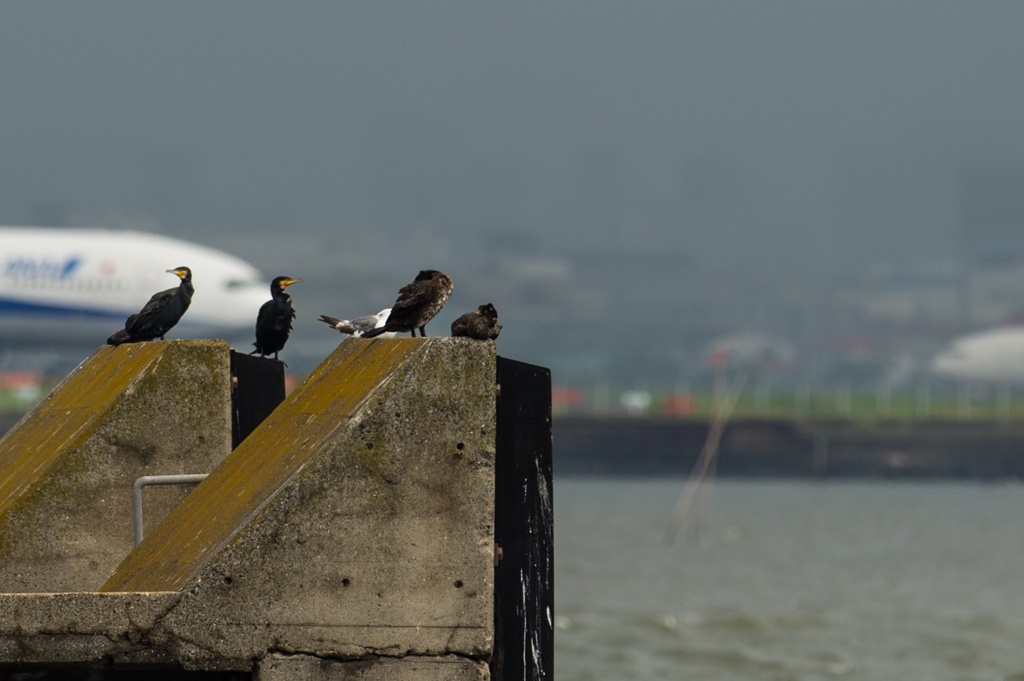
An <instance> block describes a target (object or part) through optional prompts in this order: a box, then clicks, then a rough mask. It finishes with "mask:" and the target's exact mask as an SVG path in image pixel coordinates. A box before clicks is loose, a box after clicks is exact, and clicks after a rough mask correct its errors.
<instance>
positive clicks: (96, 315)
mask: <svg viewBox="0 0 1024 681" xmlns="http://www.w3.org/2000/svg"><path fill="white" fill-rule="evenodd" d="M3 315H32V316H37V317H79V318H81V317H86V318H89V319H115V320H119V321H123V320H124V319H125V318H126V317H127V316H128V313H126V312H121V311H120V310H109V309H108V310H104V309H100V308H88V307H72V306H70V305H47V304H44V303H30V302H27V301H24V300H12V299H10V298H2V297H0V316H3Z"/></svg>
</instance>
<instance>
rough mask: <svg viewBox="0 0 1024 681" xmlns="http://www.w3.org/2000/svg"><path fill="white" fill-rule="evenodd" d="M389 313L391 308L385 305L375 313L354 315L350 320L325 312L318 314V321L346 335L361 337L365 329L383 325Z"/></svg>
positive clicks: (368, 329) (385, 335) (385, 336)
mask: <svg viewBox="0 0 1024 681" xmlns="http://www.w3.org/2000/svg"><path fill="white" fill-rule="evenodd" d="M390 314H391V308H390V307H387V308H384V309H383V310H381V311H380V312H378V313H377V314H368V315H366V316H365V317H356V318H355V319H353V320H352V321H349V320H347V319H338V318H337V317H328V316H327V315H325V314H322V315H320V321H322V322H323V323H324V324H327V325H329V326H330V327H331V328H332V329H337V330H338V331H340V332H341V333H343V334H344V335H346V336H352V337H353V338H362V336H363V334H364V333H366V332H367V331H373V330H374V329H377V328H380V327H382V326H384V322H385V321H387V318H388V315H390ZM381 335H382V336H383V337H384V338H394V336H395V334H394V333H393V332H391V333H384V334H381Z"/></svg>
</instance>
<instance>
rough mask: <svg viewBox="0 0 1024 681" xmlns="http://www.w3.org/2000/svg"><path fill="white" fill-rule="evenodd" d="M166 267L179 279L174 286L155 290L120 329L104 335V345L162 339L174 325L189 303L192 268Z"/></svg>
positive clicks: (191, 289)
mask: <svg viewBox="0 0 1024 681" xmlns="http://www.w3.org/2000/svg"><path fill="white" fill-rule="evenodd" d="M167 271H168V272H170V273H171V274H175V275H177V276H178V277H179V278H180V279H181V283H180V284H178V286H177V288H169V289H167V290H166V291H160V293H154V294H153V297H152V298H150V299H149V302H148V303H146V305H145V307H143V308H142V310H141V311H140V312H139V313H138V314H133V315H131V316H130V317H128V320H127V321H126V322H125V323H124V328H123V329H121V330H120V331H118V332H117V333H115V334H114V335H112V336H111V337H110V338H108V339H107V345H120V344H121V343H137V342H139V341H151V340H153V339H156V338H159V339H160V340H163V339H164V334H166V333H167V332H168V331H170V330H171V329H172V328H174V325H175V324H177V323H178V320H180V319H181V316H182V315H183V314H185V311H186V310H187V309H188V306H189V305H191V304H192V294H193V293H194V292H195V288H194V287H193V286H192V270H190V269H189V268H187V267H177V268H175V269H173V270H167Z"/></svg>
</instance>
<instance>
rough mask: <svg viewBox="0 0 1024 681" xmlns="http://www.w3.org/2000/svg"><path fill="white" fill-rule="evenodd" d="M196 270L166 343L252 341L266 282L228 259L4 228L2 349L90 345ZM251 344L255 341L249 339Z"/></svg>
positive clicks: (130, 237)
mask: <svg viewBox="0 0 1024 681" xmlns="http://www.w3.org/2000/svg"><path fill="white" fill-rule="evenodd" d="M182 265H184V266H186V267H189V268H190V269H191V270H192V283H193V285H194V286H195V295H194V296H193V298H192V305H191V307H189V309H188V312H186V313H185V316H184V317H182V319H181V321H180V322H179V323H178V325H177V326H175V327H174V329H172V330H171V332H170V333H169V334H168V337H174V338H231V337H233V336H234V337H238V338H241V336H242V334H245V333H248V334H255V331H254V329H255V326H256V315H257V314H258V312H259V309H260V306H261V305H262V304H263V303H264V302H266V301H267V300H269V299H270V288H269V286H270V285H269V284H265V283H263V277H262V276H261V275H260V273H259V272H258V271H257V270H256V268H254V267H253V266H252V265H249V264H248V263H246V262H245V261H243V260H241V259H239V258H236V257H234V256H232V255H228V254H227V253H223V252H221V251H218V250H215V249H212V248H208V247H206V246H200V245H198V244H194V243H188V242H185V241H180V240H178V239H172V238H170V237H166V236H160V235H157V234H145V233H141V232H120V231H109V230H99V229H50V228H38V227H0V349H3V350H8V349H25V348H32V349H38V348H40V347H48V346H91V347H96V346H98V345H102V344H103V343H104V342H106V338H107V336H109V335H110V334H111V333H112V332H113V331H115V330H117V329H120V328H123V327H124V322H125V319H127V317H128V315H130V314H133V313H135V312H138V311H139V310H140V309H142V306H143V305H145V304H146V301H148V300H149V298H150V296H152V295H153V294H154V293H156V292H158V291H162V290H164V289H169V288H174V287H176V286H177V285H178V284H179V283H180V282H179V280H178V277H176V276H175V275H173V274H167V273H166V270H168V269H173V268H175V267H180V266H182ZM253 337H254V338H255V335H253Z"/></svg>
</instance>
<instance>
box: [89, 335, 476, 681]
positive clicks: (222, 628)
mask: <svg viewBox="0 0 1024 681" xmlns="http://www.w3.org/2000/svg"><path fill="white" fill-rule="evenodd" d="M495 361H496V360H495V354H494V344H493V343H491V342H479V341H473V340H470V339H462V338H429V339H392V340H371V341H365V340H347V341H345V342H344V343H342V344H341V345H340V346H339V348H338V349H337V350H336V351H335V352H334V353H333V354H332V355H331V356H330V357H328V358H327V359H326V360H325V361H324V362H323V363H322V364H321V365H320V366H319V367H318V368H317V369H316V370H315V371H314V372H313V373H312V374H310V376H309V377H308V378H307V379H306V380H305V381H304V382H303V383H302V384H301V385H300V386H299V387H297V388H296V389H295V391H293V393H292V394H291V395H290V396H289V397H288V398H287V399H286V400H285V402H284V403H282V404H281V405H280V406H279V407H278V409H277V410H276V411H275V412H274V413H273V414H271V416H270V417H268V418H267V420H266V421H264V422H263V424H262V425H261V426H260V427H259V428H257V429H256V430H255V431H254V432H253V433H252V434H251V435H250V436H249V437H248V438H247V439H246V440H245V442H243V443H242V444H241V445H240V446H239V447H238V448H237V449H235V451H234V452H232V454H231V455H230V456H228V457H227V458H226V459H225V460H224V462H223V463H222V464H221V466H220V467H218V468H217V470H215V471H214V472H213V473H212V474H211V475H210V476H209V477H208V478H207V479H206V480H205V481H204V482H203V483H202V484H200V485H199V486H198V487H197V488H196V489H195V491H194V492H193V493H192V494H190V495H189V496H188V497H187V498H186V499H185V500H184V501H183V502H182V503H181V504H180V505H179V506H178V507H177V508H175V509H174V510H173V511H172V512H171V513H170V514H168V516H167V517H166V518H165V519H164V520H163V522H162V523H161V524H160V525H159V526H158V527H156V528H155V529H153V530H152V531H151V532H150V534H148V535H147V536H146V539H145V540H144V541H143V542H142V544H140V545H139V546H138V547H136V549H135V550H134V551H132V553H131V554H129V556H128V557H127V558H126V559H125V560H124V562H123V563H122V564H121V565H120V566H119V567H118V569H117V571H116V572H115V573H114V575H113V576H112V577H111V578H110V579H109V580H108V581H107V582H106V584H104V585H103V586H102V588H101V591H103V592H108V593H111V592H140V591H146V592H153V591H164V592H167V591H175V592H178V593H180V594H181V600H180V601H179V602H178V603H177V604H176V605H175V606H174V607H173V608H171V609H170V610H169V611H168V612H167V614H166V616H164V617H163V618H162V619H161V621H160V623H159V626H157V627H155V628H154V629H153V630H151V631H148V632H146V633H145V634H144V635H143V636H142V638H144V639H145V640H147V641H149V642H151V644H152V642H158V644H159V646H161V647H162V649H165V650H173V655H174V656H175V659H177V660H179V661H180V662H181V663H182V664H186V665H188V666H190V667H193V668H207V669H213V668H221V669H226V668H230V669H246V670H247V669H251V668H252V666H253V664H254V662H253V661H254V660H260V659H264V658H265V657H267V656H268V655H272V654H299V653H301V654H306V655H311V656H314V657H317V658H331V659H340V660H355V659H365V658H369V657H374V656H388V657H403V656H406V655H415V656H443V655H448V654H456V655H460V656H466V657H468V658H472V659H474V660H478V661H479V660H486V659H487V658H488V657H489V655H490V651H491V646H492V643H493V640H492V639H493V623H492V618H493V612H492V595H493V561H494V549H493V535H494V528H493V517H494V509H493V505H494V446H495V411H494V410H495V393H494V390H495V385H494V381H495ZM111 595H114V594H113V593H111ZM474 668H476V667H474Z"/></svg>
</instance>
